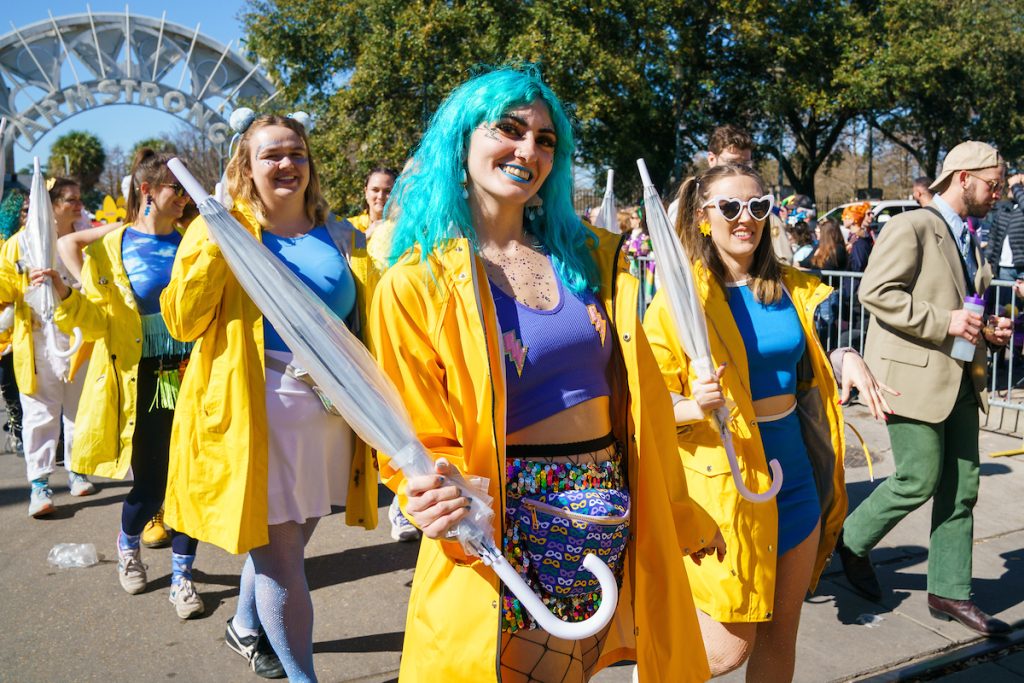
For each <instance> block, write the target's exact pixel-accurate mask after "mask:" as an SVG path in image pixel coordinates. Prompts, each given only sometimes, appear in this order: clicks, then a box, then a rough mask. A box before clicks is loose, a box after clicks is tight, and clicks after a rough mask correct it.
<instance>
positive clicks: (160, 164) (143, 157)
mask: <svg viewBox="0 0 1024 683" xmlns="http://www.w3.org/2000/svg"><path fill="white" fill-rule="evenodd" d="M176 156H177V155H176V154H171V153H169V152H157V151H156V150H153V149H150V148H149V147H143V148H142V149H140V150H139V151H137V152H136V153H135V160H134V161H132V170H131V179H132V180H131V183H130V184H129V185H128V197H127V198H126V199H125V207H124V210H125V217H124V220H125V223H134V222H135V221H137V220H138V218H139V210H140V209H141V208H142V201H143V199H144V198H143V196H142V183H149V184H150V186H154V185H159V184H160V183H165V182H167V181H168V180H170V179H171V172H170V171H169V170H168V169H167V162H168V161H170V160H171V159H173V158H174V157H176ZM186 165H187V164H186Z"/></svg>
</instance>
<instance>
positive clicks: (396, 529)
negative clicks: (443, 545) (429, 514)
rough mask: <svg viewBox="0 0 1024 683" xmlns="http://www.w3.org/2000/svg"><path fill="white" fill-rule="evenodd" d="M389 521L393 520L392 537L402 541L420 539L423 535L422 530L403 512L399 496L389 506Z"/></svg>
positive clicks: (407, 541)
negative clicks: (399, 503) (399, 504)
mask: <svg viewBox="0 0 1024 683" xmlns="http://www.w3.org/2000/svg"><path fill="white" fill-rule="evenodd" d="M388 521H389V522H391V538H393V539H394V540H396V541H399V542H400V543H409V542H411V541H418V540H419V539H420V536H422V532H420V530H419V529H417V528H416V527H415V526H413V523H412V522H410V521H409V520H408V519H406V518H405V515H403V514H402V508H400V507H399V506H398V498H394V499H392V501H391V506H390V507H389V508H388Z"/></svg>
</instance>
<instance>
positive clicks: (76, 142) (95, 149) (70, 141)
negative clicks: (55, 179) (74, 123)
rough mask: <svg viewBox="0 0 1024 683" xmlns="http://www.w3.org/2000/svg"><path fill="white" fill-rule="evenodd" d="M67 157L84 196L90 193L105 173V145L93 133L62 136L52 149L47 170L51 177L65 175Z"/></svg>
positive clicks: (78, 132)
mask: <svg viewBox="0 0 1024 683" xmlns="http://www.w3.org/2000/svg"><path fill="white" fill-rule="evenodd" d="M65 157H67V167H68V169H67V170H68V171H69V172H70V175H71V177H72V178H74V179H75V180H77V181H78V183H79V185H81V187H82V194H83V195H85V194H88V193H90V192H91V191H92V190H93V188H94V187H95V186H96V183H97V182H98V181H99V179H100V175H101V174H102V173H103V167H104V165H105V164H106V161H107V154H106V152H104V151H103V143H102V142H100V139H99V138H98V137H96V136H95V135H93V134H92V133H87V132H85V131H80V130H76V131H72V132H70V133H67V134H66V135H62V136H60V137H59V138H57V139H56V140H54V142H53V146H52V147H50V161H49V163H48V166H47V168H48V169H49V172H50V174H51V175H64V173H65Z"/></svg>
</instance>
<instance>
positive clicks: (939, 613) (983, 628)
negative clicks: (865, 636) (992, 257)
mask: <svg viewBox="0 0 1024 683" xmlns="http://www.w3.org/2000/svg"><path fill="white" fill-rule="evenodd" d="M1004 174H1005V169H1004V165H1003V161H1002V159H1001V158H1000V156H999V153H998V152H997V151H996V150H995V148H993V147H991V146H990V145H987V144H985V143H982V142H964V143H962V144H960V145H957V146H956V147H954V148H953V149H952V150H950V152H949V154H948V155H947V156H946V159H945V161H944V163H943V166H942V174H941V175H940V176H939V178H938V179H937V180H936V181H935V182H934V183H933V184H932V187H931V189H932V190H934V191H935V192H936V194H935V197H934V199H933V201H932V203H931V204H930V205H929V207H927V208H923V209H919V210H916V211H909V212H906V213H903V214H901V215H899V216H897V217H896V218H894V219H892V220H891V221H889V222H888V223H887V224H886V226H885V228H884V229H883V230H882V233H881V235H880V237H879V239H878V242H877V243H876V245H875V248H874V250H873V253H872V254H871V260H870V261H869V262H868V267H867V270H866V271H865V272H864V279H863V281H862V283H861V286H860V302H861V304H862V305H863V306H864V308H865V309H866V310H867V311H868V312H869V313H871V315H872V316H873V319H872V322H871V326H870V327H869V330H868V336H867V345H866V349H865V360H866V361H867V363H868V366H869V367H870V368H871V370H872V371H873V372H874V373H875V376H876V377H877V378H878V379H879V381H881V382H884V383H885V384H887V385H889V386H890V387H892V388H893V389H895V390H896V391H898V392H900V395H898V396H892V397H887V400H888V402H889V405H890V406H891V407H892V409H893V412H894V414H893V415H890V416H889V419H888V427H889V438H890V440H891V442H892V451H893V458H894V460H895V465H896V472H895V474H893V475H892V476H891V477H889V478H888V479H886V480H885V481H884V482H883V483H882V484H881V485H880V486H879V487H878V488H876V489H875V490H874V491H873V492H872V493H871V495H870V496H869V497H868V498H867V500H865V501H864V502H863V503H861V505H860V506H859V507H858V508H857V509H856V510H855V511H854V512H853V513H852V514H851V515H850V516H849V517H848V518H847V520H846V523H845V525H844V527H843V533H842V535H841V536H840V540H839V545H838V549H839V553H840V556H841V557H842V560H843V569H844V571H845V572H846V576H847V578H848V579H849V581H850V583H851V585H853V587H854V588H856V589H857V590H858V591H860V592H861V593H863V594H865V595H867V596H868V597H871V598H873V599H876V600H877V599H880V598H881V596H882V592H881V588H880V586H879V584H878V580H877V578H876V577H875V574H874V570H873V568H872V566H871V561H870V560H869V559H868V553H869V551H870V550H871V548H873V547H875V545H876V544H878V542H879V541H881V540H882V538H883V537H884V536H885V535H886V534H887V533H888V532H889V531H890V530H891V529H892V528H893V527H894V526H896V524H897V523H898V522H899V521H900V520H902V519H903V518H904V517H905V516H906V515H907V514H909V513H910V512H911V511H913V510H915V509H917V508H918V507H919V506H920V505H922V504H923V503H925V502H926V501H927V500H929V499H933V503H932V527H931V540H930V548H929V553H928V607H929V609H930V611H931V614H932V616H934V617H936V618H939V619H946V620H953V619H955V620H956V621H959V622H960V623H962V624H964V625H965V626H967V627H968V628H971V629H974V630H975V631H978V632H980V633H983V634H985V635H993V634H998V633H1005V632H1007V631H1008V630H1009V627H1008V626H1007V625H1006V624H1005V623H1003V622H1002V621H999V620H998V619H994V618H992V617H990V616H989V615H988V614H985V613H984V612H983V611H982V610H981V609H979V608H978V606H977V605H975V604H974V603H973V602H972V601H971V599H970V594H971V548H972V544H973V540H974V513H973V508H974V504H975V502H976V501H977V496H978V482H979V463H978V432H979V424H978V410H979V408H980V409H982V410H985V411H987V410H988V398H987V395H986V392H985V367H986V362H985V350H986V349H985V344H984V343H979V341H981V340H982V339H984V341H985V342H987V343H989V344H994V345H1004V344H1006V343H1007V342H1008V341H1009V339H1010V335H1011V334H1012V332H1011V329H1010V321H1009V320H1008V319H1005V318H998V319H995V320H994V321H993V324H991V325H986V324H984V323H983V321H982V317H981V316H980V315H978V314H976V313H970V312H968V311H966V310H964V308H963V302H964V297H965V296H968V295H973V294H978V293H984V291H985V288H986V287H987V286H988V284H989V282H990V281H991V280H992V271H991V268H990V267H989V266H988V265H987V264H986V263H985V260H984V258H983V257H982V254H981V251H980V249H979V248H978V244H977V242H976V240H975V239H974V237H973V235H971V233H970V231H969V230H968V229H967V224H966V222H965V220H964V219H965V218H966V217H967V216H975V217H978V218H981V217H983V216H984V215H985V214H987V213H988V212H989V210H990V209H991V208H992V206H993V204H994V203H995V202H996V200H998V199H999V196H1000V192H1001V189H1002V186H1003V178H1004ZM958 337H961V338H963V339H966V340H967V341H969V342H970V343H971V344H975V345H976V348H975V350H974V360H973V361H972V362H969V363H965V362H963V361H960V360H956V359H954V358H953V357H952V356H951V355H950V353H951V350H952V348H953V342H954V340H955V339H957V338H958Z"/></svg>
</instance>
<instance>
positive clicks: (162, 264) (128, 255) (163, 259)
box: [121, 228, 181, 315]
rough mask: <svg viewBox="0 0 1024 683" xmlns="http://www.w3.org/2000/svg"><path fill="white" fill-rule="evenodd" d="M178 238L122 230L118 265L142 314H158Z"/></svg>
mask: <svg viewBox="0 0 1024 683" xmlns="http://www.w3.org/2000/svg"><path fill="white" fill-rule="evenodd" d="M179 244H181V235H180V234H179V233H178V231H177V230H175V231H174V232H172V233H171V234H169V235H150V234H147V233H144V232H139V231H138V230H135V229H134V228H125V230H124V234H123V236H122V237H121V262H122V263H123V264H124V272H125V274H127V275H128V282H130V283H131V285H132V293H133V294H135V303H136V304H138V306H139V312H140V313H141V314H143V315H149V314H152V313H159V312H160V292H162V291H164V287H166V286H167V283H168V282H170V281H171V266H173V265H174V255H175V254H177V253H178V245H179Z"/></svg>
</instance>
